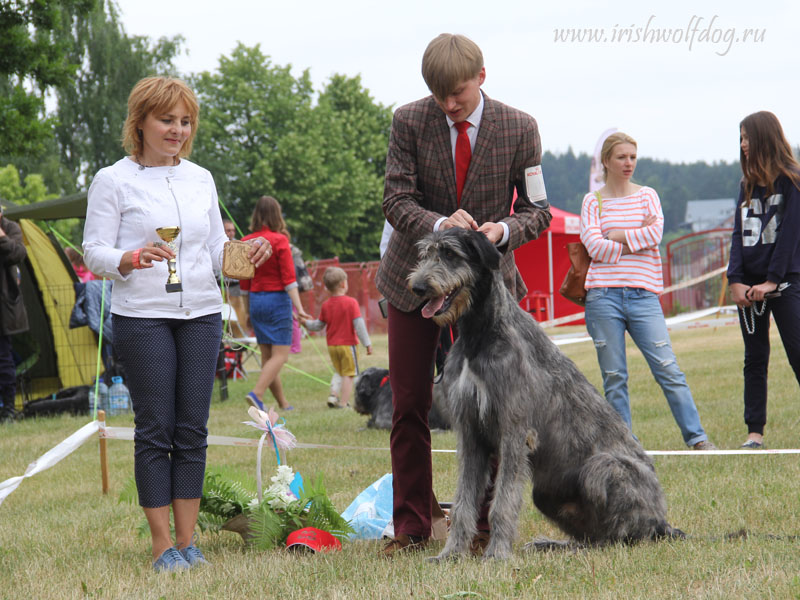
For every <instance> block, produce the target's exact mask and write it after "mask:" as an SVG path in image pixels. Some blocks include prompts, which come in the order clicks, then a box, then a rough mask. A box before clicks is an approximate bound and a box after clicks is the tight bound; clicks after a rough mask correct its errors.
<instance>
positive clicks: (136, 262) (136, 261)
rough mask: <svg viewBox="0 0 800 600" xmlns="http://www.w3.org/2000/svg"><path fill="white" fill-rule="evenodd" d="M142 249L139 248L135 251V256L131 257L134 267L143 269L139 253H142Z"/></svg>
mask: <svg viewBox="0 0 800 600" xmlns="http://www.w3.org/2000/svg"><path fill="white" fill-rule="evenodd" d="M141 251H142V249H141V248H137V249H136V250H134V251H133V256H132V257H131V262H132V263H133V268H134V269H141V268H142V263H140V262H139V254H140V253H141Z"/></svg>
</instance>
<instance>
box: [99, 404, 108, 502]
mask: <svg viewBox="0 0 800 600" xmlns="http://www.w3.org/2000/svg"><path fill="white" fill-rule="evenodd" d="M97 420H98V421H99V422H100V423H102V426H101V428H100V431H105V424H106V411H104V410H98V411H97ZM100 476H101V477H102V479H103V493H104V494H108V456H107V454H106V438H104V437H101V438H100Z"/></svg>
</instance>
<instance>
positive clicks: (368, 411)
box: [353, 367, 450, 429]
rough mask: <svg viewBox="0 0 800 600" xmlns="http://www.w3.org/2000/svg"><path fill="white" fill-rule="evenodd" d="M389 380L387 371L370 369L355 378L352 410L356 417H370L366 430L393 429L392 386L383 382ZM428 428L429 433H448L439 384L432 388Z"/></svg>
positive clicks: (447, 420)
mask: <svg viewBox="0 0 800 600" xmlns="http://www.w3.org/2000/svg"><path fill="white" fill-rule="evenodd" d="M388 376H389V370H388V369H381V368H379V367H369V368H368V369H364V370H363V371H362V372H361V373H360V374H359V375H358V377H356V381H355V394H354V399H353V408H354V409H355V411H356V412H357V413H359V414H362V415H370V419H369V421H367V427H374V428H375V429H391V428H392V385H391V384H390V383H389V380H388V379H387V380H386V381H385V382H384V378H386V377H388ZM382 382H383V385H381V383H382ZM428 426H429V427H430V428H431V429H450V419H449V418H448V416H447V409H446V406H445V399H444V393H443V391H442V384H441V383H436V384H434V385H433V405H432V406H431V411H430V412H429V413H428Z"/></svg>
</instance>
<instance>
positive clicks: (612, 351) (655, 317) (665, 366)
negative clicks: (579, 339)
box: [586, 287, 708, 446]
mask: <svg viewBox="0 0 800 600" xmlns="http://www.w3.org/2000/svg"><path fill="white" fill-rule="evenodd" d="M586 329H587V330H588V331H589V335H591V336H592V340H594V347H595V350H596V351H597V360H598V362H599V363H600V371H601V373H602V375H603V390H604V391H605V395H606V400H608V402H609V403H610V404H611V406H613V407H614V409H615V410H616V411H617V412H618V413H619V414H620V416H621V417H622V418H623V420H624V421H625V422H626V423H627V424H628V427H631V405H630V399H629V397H628V364H627V359H626V357H625V332H626V331H627V332H628V333H630V335H631V338H632V339H633V341H634V343H635V344H636V346H637V347H638V348H639V350H640V351H641V352H642V354H643V355H644V357H645V359H646V360H647V364H648V365H649V366H650V371H651V372H652V373H653V376H654V377H655V379H656V381H657V382H658V384H659V385H660V386H661V389H662V390H663V391H664V396H666V398H667V402H668V403H669V408H670V410H671V411H672V416H673V417H674V418H675V422H676V423H677V424H678V427H680V430H681V434H682V435H683V440H684V442H686V445H687V446H693V445H694V444H696V443H697V442H702V441H703V440H707V439H708V436H707V435H706V432H705V431H704V430H703V426H702V425H701V424H700V415H699V414H698V413H697V407H696V406H695V404H694V399H693V398H692V392H691V390H689V386H688V384H687V383H686V377H685V376H684V374H683V372H682V371H681V370H680V367H678V361H677V359H676V358H675V353H674V352H673V351H672V345H671V343H670V340H669V333H668V332H667V324H666V323H665V321H664V313H663V312H662V311H661V304H660V303H659V301H658V296H657V295H656V294H654V293H652V292H648V291H647V290H644V289H642V288H628V287H625V288H591V289H589V290H588V293H587V294H586Z"/></svg>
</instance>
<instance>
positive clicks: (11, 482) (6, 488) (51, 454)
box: [0, 421, 101, 504]
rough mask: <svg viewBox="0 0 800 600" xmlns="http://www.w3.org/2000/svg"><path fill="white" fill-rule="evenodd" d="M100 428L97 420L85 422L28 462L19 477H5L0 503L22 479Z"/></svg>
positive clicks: (66, 452)
mask: <svg viewBox="0 0 800 600" xmlns="http://www.w3.org/2000/svg"><path fill="white" fill-rule="evenodd" d="M100 429H101V424H100V422H99V421H92V422H91V423H87V424H86V425H84V426H83V427H81V428H80V429H79V430H78V431H76V432H75V433H73V434H72V435H71V436H69V437H68V438H67V439H65V440H64V441H63V442H61V443H60V444H58V445H57V446H55V447H54V448H51V449H50V450H48V451H47V452H45V453H44V454H42V455H41V456H40V457H39V458H37V459H36V460H35V461H33V462H32V463H31V464H29V465H28V468H27V469H25V474H24V475H21V476H20V477H12V478H11V479H6V480H5V481H4V482H2V483H0V504H2V503H3V500H5V499H6V497H7V496H8V495H9V494H10V493H11V492H13V491H14V490H15V489H17V488H18V487H19V484H20V483H22V480H23V479H26V478H28V477H33V476H34V475H36V474H37V473H41V472H42V471H45V470H47V469H49V468H50V467H52V466H53V465H55V464H56V463H58V462H59V461H61V460H62V459H63V458H66V457H67V456H69V455H70V454H72V453H73V452H75V450H77V449H78V448H80V447H81V446H82V445H83V444H85V443H86V442H87V441H89V439H91V438H92V437H94V435H95V434H96V433H97V432H98V431H99V430H100Z"/></svg>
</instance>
